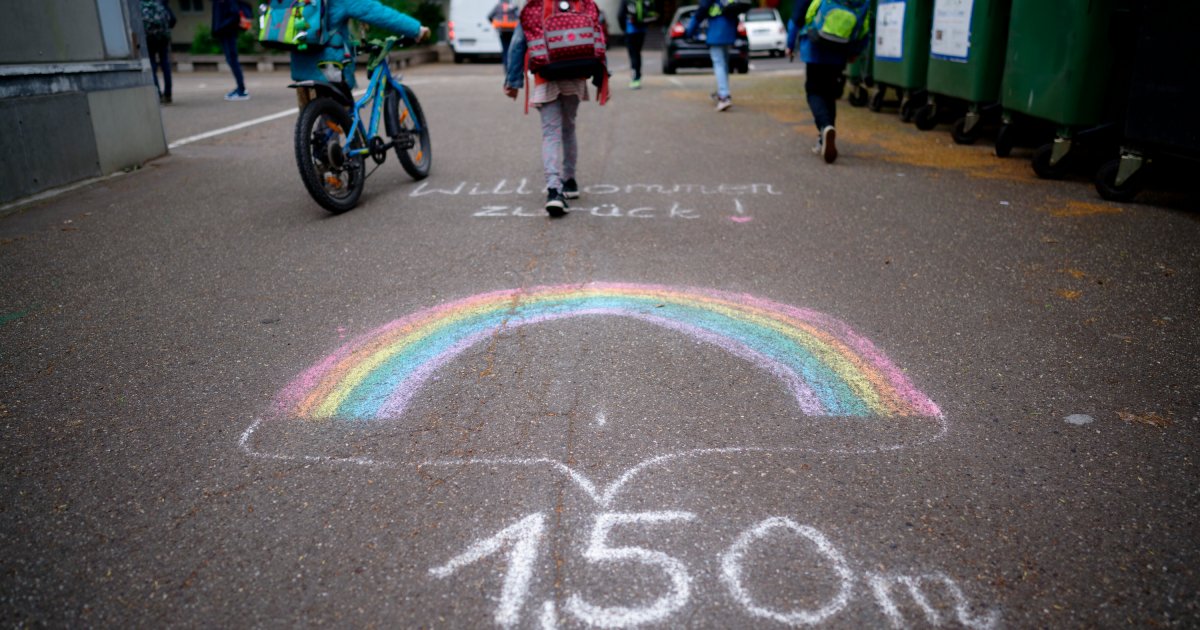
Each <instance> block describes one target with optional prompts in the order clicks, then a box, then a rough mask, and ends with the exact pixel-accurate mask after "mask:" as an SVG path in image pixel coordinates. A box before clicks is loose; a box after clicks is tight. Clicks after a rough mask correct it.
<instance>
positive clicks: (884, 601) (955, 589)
mask: <svg viewBox="0 0 1200 630" xmlns="http://www.w3.org/2000/svg"><path fill="white" fill-rule="evenodd" d="M866 577H867V584H868V585H869V586H870V587H871V592H872V594H873V595H874V596H875V602H876V603H877V604H878V605H879V609H880V610H882V611H883V614H884V615H885V616H886V617H887V618H888V621H889V622H891V624H892V627H893V628H905V627H908V624H907V623H905V619H904V615H903V614H902V613H901V612H900V608H899V607H898V606H896V602H895V600H894V599H892V587H893V586H896V585H903V586H904V587H905V588H907V589H908V595H909V597H910V598H912V601H913V603H914V604H916V605H917V608H919V609H921V612H922V613H923V614H924V615H925V621H927V622H928V623H929V624H930V625H933V626H941V625H942V624H943V622H944V620H943V619H942V617H941V615H940V614H938V611H937V609H935V608H934V607H933V605H932V604H930V603H929V599H928V598H927V597H926V596H925V591H924V590H923V589H922V588H921V583H922V582H934V583H937V584H941V585H942V586H943V587H944V588H945V589H946V590H947V591H948V592H949V593H950V597H951V598H952V599H953V600H954V615H955V617H956V618H957V620H958V623H959V624H961V625H962V626H963V627H966V628H972V629H975V630H990V629H991V628H994V627H996V625H997V624H998V623H999V622H1000V613H999V611H996V610H992V611H990V612H989V613H988V614H987V615H986V616H984V617H975V616H973V615H972V614H971V602H970V601H969V600H968V599H967V596H966V595H965V594H964V593H963V591H962V588H961V587H959V585H958V583H957V582H955V581H954V579H953V578H951V577H950V576H948V575H946V574H945V573H942V572H941V571H937V572H934V573H926V574H923V575H881V574H878V573H869V574H867V576H866Z"/></svg>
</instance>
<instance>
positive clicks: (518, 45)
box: [504, 0, 608, 218]
mask: <svg viewBox="0 0 1200 630" xmlns="http://www.w3.org/2000/svg"><path fill="white" fill-rule="evenodd" d="M605 51H606V45H605V35H604V29H603V28H602V27H601V26H600V19H599V11H598V10H597V9H596V4H595V2H593V0H529V2H527V3H526V4H525V7H524V8H523V9H521V19H520V25H519V26H518V27H517V30H516V33H515V34H514V35H513V41H512V46H511V47H510V49H509V58H508V76H507V77H506V79H505V82H504V93H505V94H506V95H507V96H508V97H509V98H512V99H515V98H517V93H518V91H519V90H520V89H521V87H522V86H524V85H525V74H526V72H532V73H533V85H532V86H531V87H527V89H526V91H525V113H529V104H530V103H533V105H534V107H536V108H537V110H538V113H539V114H541V117H542V166H543V168H544V170H545V172H546V212H547V213H548V214H549V215H550V216H551V217H554V218H558V217H562V216H564V215H566V213H567V200H568V199H577V198H579V185H578V183H577V182H576V181H575V164H576V160H577V159H578V157H579V143H578V142H577V140H576V136H575V115H576V114H577V113H578V112H579V102H580V101H586V100H588V86H587V84H588V79H589V78H590V79H591V80H592V83H593V84H594V85H595V86H596V88H597V90H598V93H599V101H600V104H601V105H604V104H605V103H606V102H607V101H608V69H607V67H606V63H605V62H606V59H607V57H606V54H605Z"/></svg>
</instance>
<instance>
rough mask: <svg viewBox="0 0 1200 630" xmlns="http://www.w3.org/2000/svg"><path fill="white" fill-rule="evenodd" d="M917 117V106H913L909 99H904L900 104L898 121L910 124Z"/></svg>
mask: <svg viewBox="0 0 1200 630" xmlns="http://www.w3.org/2000/svg"><path fill="white" fill-rule="evenodd" d="M916 115H917V106H916V105H915V104H913V102H912V99H911V98H906V99H904V101H903V102H901V103H900V120H901V121H903V122H912V121H913V118H914V117H915V116H916Z"/></svg>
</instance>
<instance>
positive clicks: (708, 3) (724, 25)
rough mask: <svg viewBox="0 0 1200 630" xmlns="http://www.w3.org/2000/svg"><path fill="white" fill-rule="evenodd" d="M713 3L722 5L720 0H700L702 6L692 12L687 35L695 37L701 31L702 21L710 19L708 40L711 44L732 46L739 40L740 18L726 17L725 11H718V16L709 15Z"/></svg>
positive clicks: (690, 37) (691, 37)
mask: <svg viewBox="0 0 1200 630" xmlns="http://www.w3.org/2000/svg"><path fill="white" fill-rule="evenodd" d="M713 5H716V6H718V7H719V6H720V3H719V2H718V0H700V8H698V9H696V12H695V13H693V14H692V21H691V22H689V23H688V27H687V36H688V38H689V39H695V38H696V36H697V35H699V33H700V23H701V22H703V21H704V20H706V19H707V20H708V29H707V31H706V32H707V34H708V40H707V42H706V43H707V44H708V45H709V46H732V45H733V43H734V41H736V40H737V27H738V19H737V18H736V17H734V18H729V17H726V16H725V14H724V13H718V14H717V15H716V17H712V16H710V15H709V13H710V9H712V8H713Z"/></svg>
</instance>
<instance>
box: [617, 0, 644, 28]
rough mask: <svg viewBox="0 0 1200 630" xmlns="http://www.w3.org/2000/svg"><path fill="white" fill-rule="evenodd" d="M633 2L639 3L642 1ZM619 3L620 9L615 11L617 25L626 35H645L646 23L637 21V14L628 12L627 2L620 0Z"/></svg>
mask: <svg viewBox="0 0 1200 630" xmlns="http://www.w3.org/2000/svg"><path fill="white" fill-rule="evenodd" d="M635 1H636V2H641V1H642V0H635ZM620 2H621V7H620V8H619V9H617V24H620V25H621V28H622V29H623V30H624V31H625V33H626V34H631V33H645V32H646V23H645V22H640V21H638V19H637V14H636V13H635V12H633V11H630V10H629V2H627V1H626V0H620Z"/></svg>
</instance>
